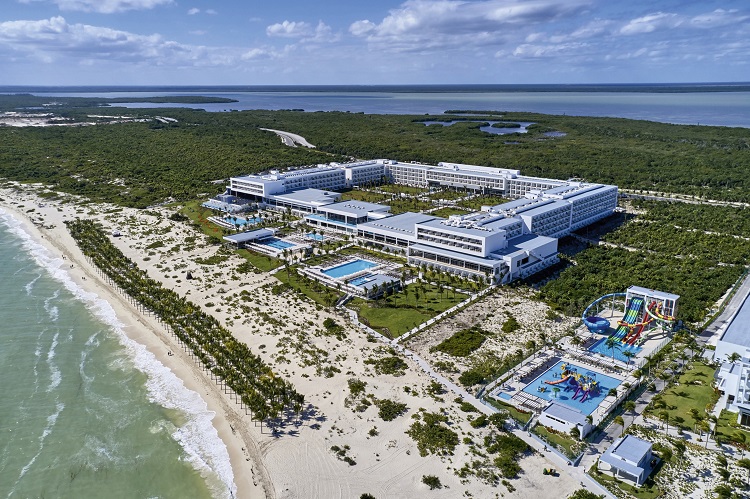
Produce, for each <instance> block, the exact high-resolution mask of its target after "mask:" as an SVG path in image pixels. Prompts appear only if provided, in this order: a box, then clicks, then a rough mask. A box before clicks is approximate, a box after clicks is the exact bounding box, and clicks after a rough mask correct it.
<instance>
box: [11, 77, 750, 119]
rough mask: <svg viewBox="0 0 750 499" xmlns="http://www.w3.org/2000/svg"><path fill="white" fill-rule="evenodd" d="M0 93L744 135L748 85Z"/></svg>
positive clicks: (66, 89)
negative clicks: (475, 116)
mask: <svg viewBox="0 0 750 499" xmlns="http://www.w3.org/2000/svg"><path fill="white" fill-rule="evenodd" d="M0 93H33V94H35V95H47V96H50V97H55V96H70V97H149V96H161V95H204V96H209V97H226V98H230V99H235V100H237V101H238V102H234V103H220V104H154V103H140V102H139V103H125V104H117V105H118V106H124V107H129V108H138V107H141V108H164V107H191V108H197V109H204V110H206V111H212V112H223V111H233V110H239V111H241V110H248V109H267V110H276V109H301V110H304V111H308V112H315V111H349V112H352V113H365V114H418V115H420V114H442V113H444V112H445V111H447V110H483V111H520V112H533V113H543V114H557V115H565V114H567V115H572V116H599V117H602V116H607V117H617V118H629V119H638V120H649V121H658V122H663V123H674V124H688V125H717V126H729V127H746V128H750V85H749V84H747V83H736V84H658V85H422V86H408V85H406V86H395V85H394V86H319V87H311V86H299V87H284V86H266V87H226V86H222V87H211V86H204V87H187V86H186V87H0Z"/></svg>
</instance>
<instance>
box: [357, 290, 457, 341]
mask: <svg viewBox="0 0 750 499" xmlns="http://www.w3.org/2000/svg"><path fill="white" fill-rule="evenodd" d="M422 286H423V291H420V290H419V285H418V284H410V285H408V286H407V287H406V289H407V291H406V293H405V292H404V291H401V292H399V293H396V294H394V295H391V296H389V297H388V298H386V299H381V300H377V301H375V300H364V299H361V298H355V299H353V300H352V301H351V302H349V305H348V306H349V308H351V309H353V310H357V312H358V314H359V318H360V321H363V322H366V323H368V324H369V325H370V327H371V328H373V329H375V330H376V331H379V332H381V333H386V332H390V334H391V336H393V337H394V338H395V337H397V336H400V335H402V334H404V333H405V332H407V331H409V330H410V329H412V328H414V327H415V326H418V325H419V324H421V323H423V322H425V321H427V320H429V319H431V318H432V317H435V316H436V315H438V314H439V313H440V312H443V311H444V310H447V309H449V308H451V307H452V306H453V305H455V304H457V303H460V302H462V301H463V300H465V299H466V295H465V294H462V293H456V294H455V297H454V295H453V292H448V291H445V290H444V291H443V293H442V297H441V296H440V294H439V293H438V292H437V287H436V286H431V285H429V284H423V285H422ZM417 292H418V293H419V296H418V297H417ZM363 319H364V320H363Z"/></svg>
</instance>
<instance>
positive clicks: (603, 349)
mask: <svg viewBox="0 0 750 499" xmlns="http://www.w3.org/2000/svg"><path fill="white" fill-rule="evenodd" d="M606 343H607V338H601V339H600V340H597V341H596V343H594V344H593V345H591V346H590V347H589V348H588V350H589V352H592V353H598V354H601V355H602V356H603V357H604V358H608V359H610V360H611V359H612V356H613V355H614V358H615V360H619V361H620V362H622V363H623V364H628V363H630V362H632V361H633V358H634V357H635V356H636V355H638V353H639V352H640V351H641V350H642V348H641V347H638V346H635V345H625V344H624V343H620V342H618V344H617V345H615V348H614V349H612V348H608V347H607V344H606ZM625 352H630V353H631V354H632V356H631V357H630V358H628V356H627V355H626V354H625Z"/></svg>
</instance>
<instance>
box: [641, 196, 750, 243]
mask: <svg viewBox="0 0 750 499" xmlns="http://www.w3.org/2000/svg"><path fill="white" fill-rule="evenodd" d="M629 202H630V203H631V204H632V205H633V207H634V208H637V209H638V210H643V211H644V213H642V214H639V215H638V218H639V219H641V220H645V221H649V222H656V223H659V224H669V225H671V226H677V227H684V228H687V229H692V230H698V231H707V232H713V233H719V234H731V235H734V236H743V235H747V234H750V214H749V213H748V209H747V208H739V207H733V206H715V205H709V204H688V203H678V202H663V201H643V200H636V199H634V200H631V201H629Z"/></svg>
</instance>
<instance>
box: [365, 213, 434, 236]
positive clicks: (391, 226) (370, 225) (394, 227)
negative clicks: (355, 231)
mask: <svg viewBox="0 0 750 499" xmlns="http://www.w3.org/2000/svg"><path fill="white" fill-rule="evenodd" d="M436 218H438V217H435V216H432V215H425V214H423V213H414V212H411V211H407V212H406V213H401V214H399V215H393V216H392V217H388V218H384V219H382V220H377V221H374V222H367V223H363V224H359V225H357V227H358V228H360V229H364V230H367V229H380V230H385V231H389V232H394V233H395V235H396V236H398V235H399V234H406V235H410V236H413V235H414V226H415V225H416V224H418V223H424V222H429V221H430V220H435V219H436ZM440 220H443V219H440Z"/></svg>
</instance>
